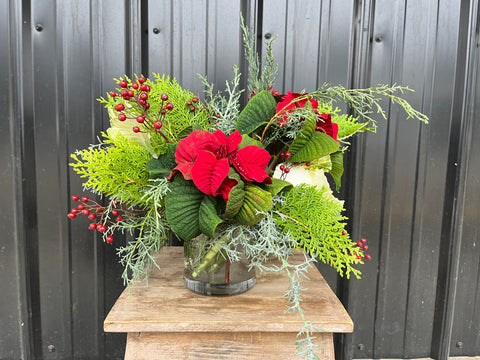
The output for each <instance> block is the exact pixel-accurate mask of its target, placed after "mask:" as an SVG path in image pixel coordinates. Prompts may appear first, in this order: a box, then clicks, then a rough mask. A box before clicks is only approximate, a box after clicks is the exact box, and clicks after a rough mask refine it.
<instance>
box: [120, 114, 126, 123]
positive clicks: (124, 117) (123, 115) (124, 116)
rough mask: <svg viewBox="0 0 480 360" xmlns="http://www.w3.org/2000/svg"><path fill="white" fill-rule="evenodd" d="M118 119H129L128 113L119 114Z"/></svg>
mask: <svg viewBox="0 0 480 360" xmlns="http://www.w3.org/2000/svg"><path fill="white" fill-rule="evenodd" d="M118 120H120V121H125V120H127V115H125V114H120V115H118Z"/></svg>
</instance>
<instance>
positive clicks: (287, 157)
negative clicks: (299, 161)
mask: <svg viewBox="0 0 480 360" xmlns="http://www.w3.org/2000/svg"><path fill="white" fill-rule="evenodd" d="M291 157H292V154H291V153H290V151H287V152H286V153H285V159H290V158H291Z"/></svg>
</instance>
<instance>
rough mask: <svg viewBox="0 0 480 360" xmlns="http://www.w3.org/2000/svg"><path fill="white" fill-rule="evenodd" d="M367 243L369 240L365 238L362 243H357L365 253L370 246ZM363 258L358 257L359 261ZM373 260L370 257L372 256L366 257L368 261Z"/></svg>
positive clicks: (361, 240)
mask: <svg viewBox="0 0 480 360" xmlns="http://www.w3.org/2000/svg"><path fill="white" fill-rule="evenodd" d="M366 242H367V239H365V238H362V239H360V241H357V247H359V248H361V249H362V250H363V251H367V250H368V245H366V244H365V243H366ZM361 258H362V257H361V256H360V255H357V259H361ZM371 258H372V257H371V256H370V254H366V255H365V259H366V260H370V259H371Z"/></svg>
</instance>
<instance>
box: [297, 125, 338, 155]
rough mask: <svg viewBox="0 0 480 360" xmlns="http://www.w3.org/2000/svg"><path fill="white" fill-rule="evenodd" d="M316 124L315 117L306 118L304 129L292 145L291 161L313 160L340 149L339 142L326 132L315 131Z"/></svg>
mask: <svg viewBox="0 0 480 360" xmlns="http://www.w3.org/2000/svg"><path fill="white" fill-rule="evenodd" d="M316 126H317V122H316V118H315V117H310V118H307V119H305V125H303V127H302V131H301V132H300V134H298V135H297V137H296V138H295V140H293V142H292V145H290V148H289V151H290V153H291V154H292V157H291V158H290V159H289V161H290V162H302V161H312V160H314V159H318V158H320V157H322V156H325V155H330V154H332V153H334V152H336V151H338V149H339V144H338V142H337V141H335V140H334V139H333V138H332V137H331V136H329V135H327V134H325V133H322V132H317V131H315V128H316Z"/></svg>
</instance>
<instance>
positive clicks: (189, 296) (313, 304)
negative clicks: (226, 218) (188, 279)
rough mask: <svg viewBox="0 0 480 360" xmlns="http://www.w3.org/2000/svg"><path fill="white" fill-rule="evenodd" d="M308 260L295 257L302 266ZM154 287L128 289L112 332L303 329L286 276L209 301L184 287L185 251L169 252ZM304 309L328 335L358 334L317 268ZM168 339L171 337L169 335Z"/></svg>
mask: <svg viewBox="0 0 480 360" xmlns="http://www.w3.org/2000/svg"><path fill="white" fill-rule="evenodd" d="M302 258H303V255H302V254H300V253H298V254H297V255H295V257H294V259H293V261H292V263H293V262H300V261H301V260H302ZM156 261H157V264H158V265H159V266H160V269H154V270H153V271H152V273H151V275H150V278H149V284H148V286H146V285H145V284H144V283H138V284H135V285H133V286H131V287H130V289H125V290H124V292H123V293H122V294H121V295H120V297H119V299H118V300H117V302H116V303H115V305H114V306H113V308H112V309H111V311H110V313H109V314H108V316H107V318H106V319H105V322H104V330H105V331H106V332H128V333H131V332H163V333H165V332H166V333H168V332H172V333H182V332H187V333H190V332H208V333H218V332H234V333H239V332H240V333H241V332H249V333H251V332H259V333H268V332H275V333H282V332H283V333H294V334H296V333H297V332H298V331H299V330H300V328H301V327H302V325H303V324H302V321H301V319H300V316H299V315H298V314H294V313H291V312H289V313H285V310H286V308H287V299H286V298H285V297H284V296H283V295H284V293H285V291H286V290H287V289H288V286H289V279H288V277H287V275H286V274H285V272H284V271H282V272H280V273H275V274H274V273H263V274H258V272H257V283H256V285H255V286H254V287H253V288H252V289H250V290H249V291H247V292H246V293H243V294H240V295H235V296H230V297H213V296H203V295H198V294H196V293H193V292H192V291H190V290H188V289H187V288H186V287H185V286H184V284H183V248H182V247H168V248H165V249H163V250H162V252H161V253H160V254H159V255H158V256H157V258H156ZM308 275H309V280H304V281H303V286H304V288H307V289H308V291H306V292H305V293H304V295H303V302H302V308H303V309H304V311H305V315H306V318H307V320H308V321H312V320H315V324H316V326H318V327H319V328H321V329H322V331H326V332H352V331H353V323H352V320H351V319H350V317H349V316H348V314H347V312H346V311H345V309H344V308H343V306H342V304H341V303H340V301H339V300H338V299H337V297H336V296H335V294H334V293H333V292H332V290H331V289H330V288H329V286H328V284H327V283H326V281H325V280H324V279H323V277H322V275H321V274H320V273H319V272H318V270H317V269H316V268H314V267H312V268H311V269H310V270H309V272H308ZM164 336H167V335H164Z"/></svg>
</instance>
